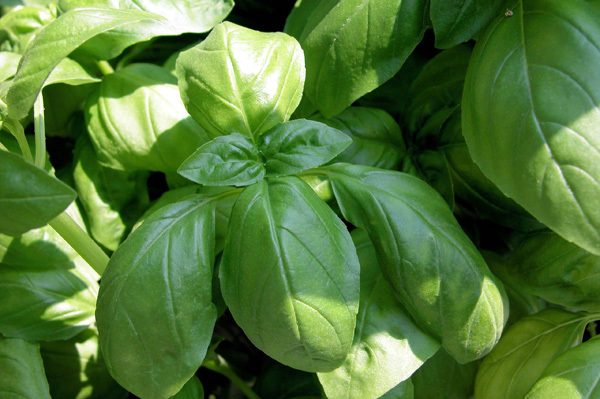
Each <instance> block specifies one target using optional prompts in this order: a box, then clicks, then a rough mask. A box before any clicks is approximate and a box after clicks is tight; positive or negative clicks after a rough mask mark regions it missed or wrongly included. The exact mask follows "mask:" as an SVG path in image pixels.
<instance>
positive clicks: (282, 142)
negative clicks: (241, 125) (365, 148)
mask: <svg viewBox="0 0 600 399" xmlns="http://www.w3.org/2000/svg"><path fill="white" fill-rule="evenodd" d="M351 142H352V139H350V138H348V136H346V135H345V134H343V133H342V132H340V131H339V130H337V129H334V128H331V127H329V126H327V125H325V124H323V123H319V122H315V121H309V120H306V119H297V120H293V121H289V122H284V123H280V124H278V125H275V127H273V128H271V129H269V130H268V131H266V132H265V133H264V134H263V135H262V136H260V138H259V140H258V148H259V149H260V151H261V153H262V155H263V156H264V157H265V159H266V163H265V168H266V170H267V176H269V177H278V176H287V175H292V174H295V173H299V172H302V171H303V170H307V169H310V168H314V167H315V166H320V165H323V164H324V163H327V162H329V161H331V160H332V159H333V158H334V157H335V156H336V155H337V154H339V153H340V152H341V151H343V150H344V149H345V148H346V147H348V146H349V145H350V143H351Z"/></svg>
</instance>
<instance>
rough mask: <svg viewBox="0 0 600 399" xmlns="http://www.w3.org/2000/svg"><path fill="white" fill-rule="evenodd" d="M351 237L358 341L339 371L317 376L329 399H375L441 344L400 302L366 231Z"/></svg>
mask: <svg viewBox="0 0 600 399" xmlns="http://www.w3.org/2000/svg"><path fill="white" fill-rule="evenodd" d="M352 239H353V241H354V246H355V247H356V252H357V254H358V258H359V260H360V267H361V272H360V304H359V309H358V314H357V316H356V320H357V322H356V329H355V331H354V342H353V343H352V348H351V349H350V353H348V357H346V360H345V361H344V363H343V364H342V365H341V366H340V367H339V368H337V369H335V370H333V371H331V372H328V373H318V376H319V381H320V382H321V384H322V385H323V388H324V390H325V393H326V394H327V397H328V398H348V399H349V398H356V399H368V398H373V399H375V398H379V397H381V396H382V395H383V394H384V393H386V392H387V391H389V390H390V389H392V388H394V387H395V386H396V385H398V384H399V383H400V382H402V381H405V380H406V379H408V378H409V377H410V376H411V374H412V373H413V372H414V371H415V370H417V369H418V368H419V367H421V365H422V364H423V363H424V362H425V360H427V359H428V358H429V357H431V356H432V355H433V354H434V353H435V352H436V351H437V350H438V349H439V347H440V344H439V343H437V342H436V341H435V340H433V339H432V338H430V337H429V336H428V335H427V334H425V333H424V332H423V331H421V329H420V328H419V327H417V326H416V324H415V323H414V322H413V321H412V320H411V318H410V316H409V315H408V314H407V313H406V311H405V310H404V309H403V308H402V306H401V305H400V304H399V303H398V300H397V299H396V297H395V296H394V291H393V290H392V287H390V286H389V284H388V283H387V282H386V281H385V279H384V278H383V276H382V274H381V271H380V269H379V265H378V264H377V257H376V253H375V248H374V247H373V244H372V243H371V240H370V239H369V236H368V235H367V233H366V232H365V231H364V230H358V229H357V230H354V231H353V232H352ZM382 331H385V334H382V333H381V332H382Z"/></svg>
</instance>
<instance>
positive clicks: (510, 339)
mask: <svg viewBox="0 0 600 399" xmlns="http://www.w3.org/2000/svg"><path fill="white" fill-rule="evenodd" d="M593 318H594V316H593V315H590V314H586V313H571V312H567V311H564V310H559V309H546V310H543V311H541V312H539V313H537V314H535V315H533V316H527V317H524V318H522V319H521V320H519V321H518V322H516V323H515V324H513V325H512V326H511V327H510V328H509V329H508V330H507V331H506V333H504V334H503V335H502V338H501V339H500V341H499V342H498V345H496V347H495V348H494V350H493V351H492V352H491V353H490V354H489V355H488V356H487V357H486V358H485V359H483V361H482V362H481V364H480V365H479V369H478V370H477V376H476V379H475V398H486V399H488V398H489V399H495V398H522V397H524V396H525V394H526V393H527V391H529V389H530V388H531V387H532V386H533V384H534V383H535V382H536V380H537V379H538V378H539V377H540V376H541V375H542V372H543V371H544V369H545V368H546V367H547V366H548V365H549V364H550V363H551V362H552V361H553V360H554V359H556V357H557V356H559V355H560V354H561V353H563V352H565V351H566V350H567V349H569V348H571V347H573V346H575V345H577V344H579V343H581V338H582V335H583V329H584V328H585V325H586V324H587V323H588V322H589V321H590V320H593Z"/></svg>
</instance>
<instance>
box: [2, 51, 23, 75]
mask: <svg viewBox="0 0 600 399" xmlns="http://www.w3.org/2000/svg"><path fill="white" fill-rule="evenodd" d="M20 60H21V54H17V53H11V52H9V51H0V82H3V81H5V80H7V79H9V78H11V77H13V75H14V74H15V73H17V67H18V66H19V61H20Z"/></svg>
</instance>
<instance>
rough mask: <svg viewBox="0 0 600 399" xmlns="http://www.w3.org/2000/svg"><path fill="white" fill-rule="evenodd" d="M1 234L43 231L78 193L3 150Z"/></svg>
mask: <svg viewBox="0 0 600 399" xmlns="http://www.w3.org/2000/svg"><path fill="white" fill-rule="evenodd" d="M0 175H1V176H2V178H1V179H0V233H3V234H7V235H11V236H16V235H19V234H23V233H25V232H26V231H28V230H31V229H35V228H37V227H42V226H44V225H45V224H47V223H48V222H49V221H50V220H52V219H54V218H55V217H56V216H58V215H59V214H60V213H61V212H63V211H64V210H65V209H66V208H67V206H69V204H70V203H71V202H73V200H74V199H75V196H76V194H75V191H73V190H72V189H71V188H70V187H69V186H67V185H66V184H64V183H62V182H61V181H59V180H57V179H56V178H55V177H52V176H50V175H49V174H48V173H47V172H45V171H44V170H42V169H40V168H38V167H37V166H35V165H33V164H30V163H28V162H26V161H25V160H24V159H23V158H22V157H20V156H19V155H16V154H13V153H10V152H7V151H2V150H0Z"/></svg>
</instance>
